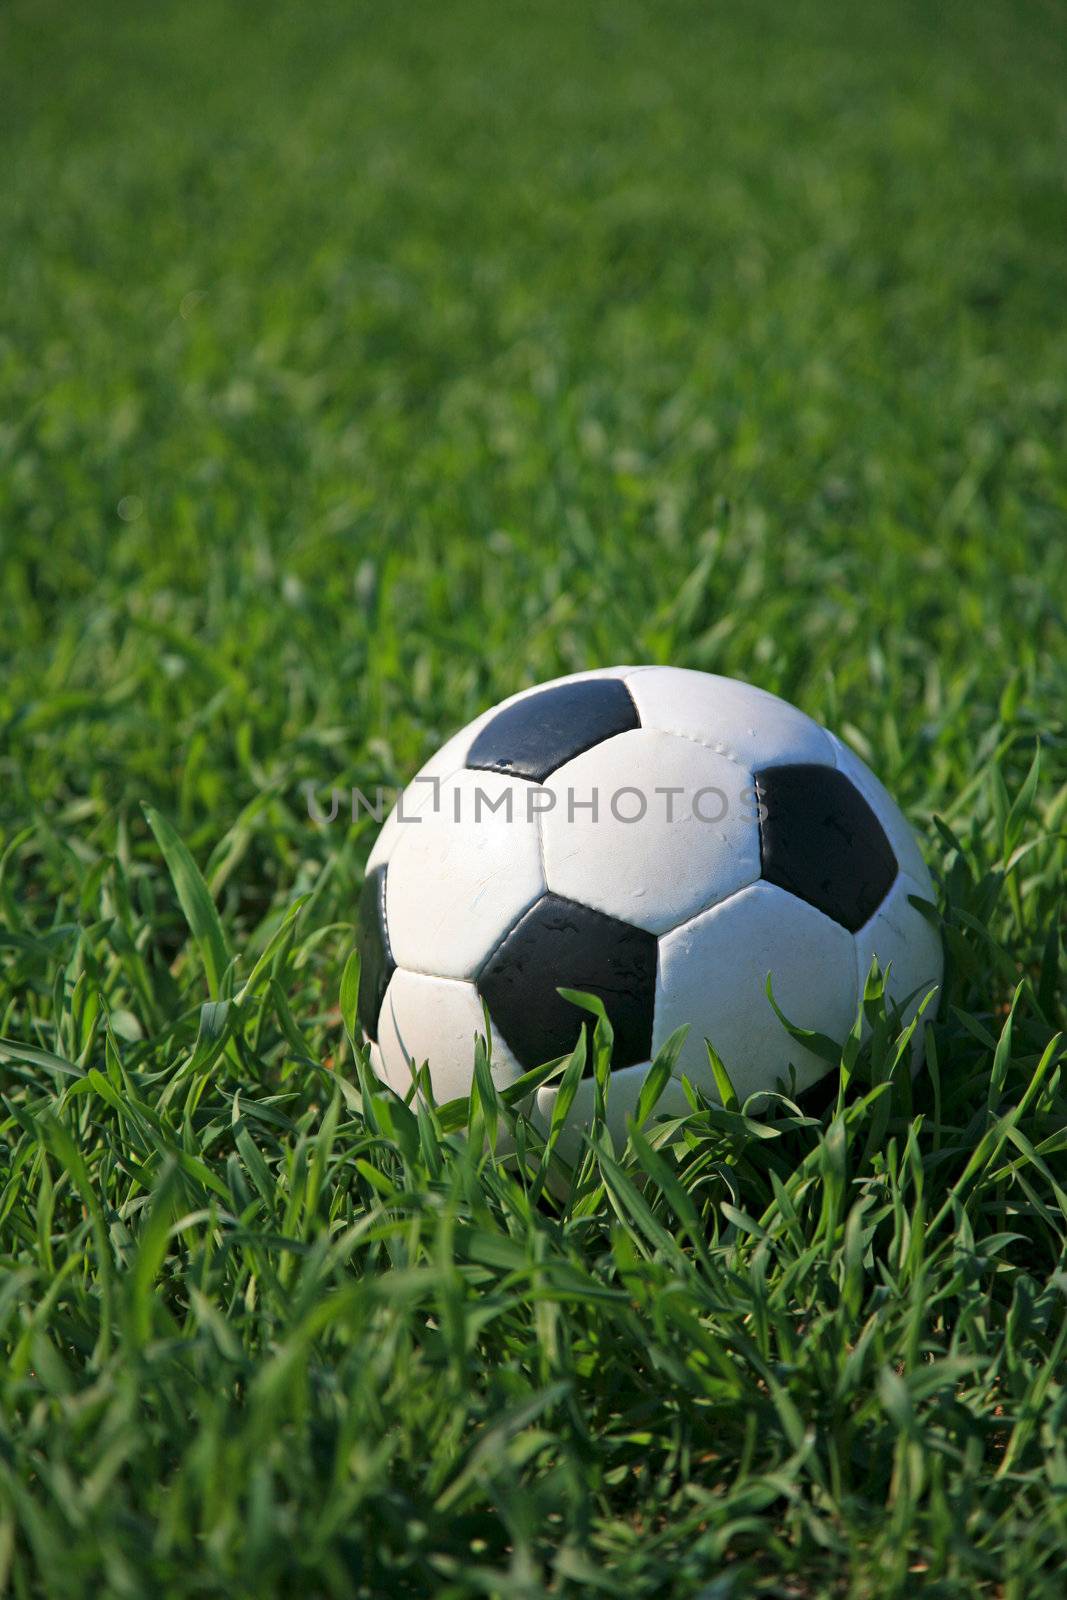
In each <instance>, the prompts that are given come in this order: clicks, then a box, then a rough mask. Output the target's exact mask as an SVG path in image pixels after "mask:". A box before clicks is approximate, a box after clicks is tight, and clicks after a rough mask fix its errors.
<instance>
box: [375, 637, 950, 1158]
mask: <svg viewBox="0 0 1067 1600" xmlns="http://www.w3.org/2000/svg"><path fill="white" fill-rule="evenodd" d="M932 897H933V890H932V885H931V881H930V875H929V873H928V872H927V870H926V866H925V864H924V862H923V859H922V856H921V854H920V853H919V848H918V845H917V844H916V841H915V838H914V835H913V834H912V832H911V829H910V828H909V827H908V824H907V823H906V822H905V820H904V818H903V816H902V815H901V813H900V811H899V810H898V809H897V807H896V805H895V804H894V803H893V801H892V800H891V799H890V797H889V795H888V794H887V793H886V791H885V789H884V788H883V787H882V785H881V784H880V783H879V782H878V780H877V778H875V776H874V775H873V773H872V772H871V771H870V770H869V769H868V768H867V767H866V766H865V765H864V763H863V762H862V761H861V760H860V759H859V757H858V756H856V755H855V754H854V753H853V752H852V751H851V750H849V749H848V748H847V747H846V746H845V745H844V744H842V743H841V742H840V740H838V739H836V738H835V737H834V735H833V734H832V733H829V732H827V730H826V729H825V728H822V727H820V726H819V724H818V723H816V722H813V721H812V720H811V718H810V717H807V716H805V715H804V714H803V713H802V712H800V711H798V710H796V709H795V707H793V706H791V705H788V704H787V703H786V702H785V701H784V700H779V699H778V698H777V697H776V696H775V695H772V694H768V693H767V692H766V691H764V690H762V689H756V688H753V687H752V686H751V685H750V684H746V683H741V682H738V681H737V680H735V679H732V678H721V677H715V676H712V675H710V674H708V673H703V672H690V671H683V670H680V669H677V668H673V667H612V668H608V669H606V670H603V671H599V672H586V673H577V674H575V675H573V676H571V677H567V678H560V679H558V680H556V681H554V682H552V683H547V684H542V685H540V686H538V687H537V688H534V689H526V690H524V691H523V692H522V693H521V694H517V695H513V696H512V697H511V698H510V699H508V700H505V701H503V702H502V704H500V705H499V706H495V707H493V708H492V710H490V711H487V712H485V713H484V714H483V715H482V716H480V717H477V718H475V720H474V721H473V722H472V723H470V724H469V725H468V726H467V727H466V728H464V729H463V730H462V732H460V733H458V734H456V735H455V737H454V738H452V739H450V740H449V741H448V742H447V743H446V744H445V745H444V746H443V747H442V748H441V750H439V751H438V753H437V754H436V755H435V756H434V757H433V758H432V759H431V760H430V761H429V762H428V763H427V764H426V766H425V767H423V769H422V771H421V772H420V773H419V774H418V775H417V776H416V778H415V779H413V781H412V783H411V784H410V785H409V786H408V787H407V789H406V790H405V791H404V792H403V793H402V795H401V796H400V798H399V801H398V803H397V805H396V807H395V808H394V810H393V812H392V814H391V815H390V816H389V818H388V819H387V821H386V823H385V825H384V827H383V828H382V831H381V833H380V834H379V836H378V839H377V841H376V843H375V845H374V848H373V850H372V852H371V855H370V859H369V861H368V865H367V876H366V883H365V886H364V891H363V895H362V898H361V902H360V910H359V947H360V953H361V957H362V966H361V971H360V987H359V1016H360V1022H361V1026H362V1027H363V1030H364V1032H365V1034H366V1036H367V1039H368V1041H369V1042H370V1047H371V1062H372V1065H373V1067H374V1069H375V1071H376V1073H377V1074H378V1076H379V1077H380V1078H382V1079H383V1080H384V1081H385V1082H386V1083H388V1084H389V1085H390V1086H391V1087H392V1088H393V1089H395V1090H396V1091H397V1092H398V1093H400V1094H405V1093H407V1092H408V1091H409V1090H410V1089H411V1085H412V1068H413V1066H415V1067H418V1066H421V1064H422V1063H423V1062H428V1063H429V1071H430V1079H431V1083H432V1085H433V1090H434V1095H435V1098H436V1099H437V1100H438V1101H439V1102H440V1101H444V1100H449V1099H452V1098H455V1097H457V1096H461V1095H465V1094H467V1093H469V1091H470V1086H471V1082H472V1078H473V1063H474V1040H475V1035H476V1034H478V1033H481V1034H484V1033H485V1014H484V1010H483V1002H484V1005H485V1007H487V1008H488V1013H489V1018H490V1023H491V1025H490V1028H489V1041H488V1042H489V1045H490V1059H491V1071H492V1075H493V1079H494V1081H495V1082H496V1083H497V1084H498V1086H500V1087H504V1086H506V1085H507V1084H509V1083H512V1082H514V1081H515V1080H516V1079H517V1078H519V1077H520V1076H521V1075H522V1074H523V1073H524V1072H526V1071H528V1070H529V1069H530V1068H532V1067H536V1066H539V1065H541V1064H542V1063H543V1062H546V1061H550V1060H553V1059H555V1058H556V1057H559V1056H563V1055H565V1054H566V1053H567V1052H569V1051H570V1050H571V1049H573V1047H574V1045H575V1043H576V1042H577V1039H578V1036H579V1032H580V1030H581V1028H582V1026H583V1025H584V1024H585V1023H586V1022H587V1021H588V1020H589V1014H588V1012H586V1011H583V1010H581V1009H580V1008H578V1007H577V1006H575V1005H574V1004H573V1003H571V1002H570V1001H567V1000H565V999H564V998H563V997H562V996H561V995H560V994H559V992H558V991H559V989H560V988H568V989H579V990H584V991H586V992H587V993H592V994H595V995H599V996H600V997H601V999H602V1000H603V1002H604V1006H605V1009H606V1011H607V1015H608V1017H609V1019H610V1021H611V1023H612V1027H613V1030H614V1054H613V1058H612V1081H611V1085H610V1091H609V1095H608V1119H609V1125H610V1126H611V1127H612V1130H613V1132H616V1133H622V1132H623V1130H624V1128H625V1120H626V1115H627V1113H630V1112H632V1111H633V1110H634V1108H635V1106H636V1103H637V1098H638V1095H639V1093H640V1088H641V1084H642V1081H643V1079H644V1076H645V1073H646V1071H647V1068H648V1064H649V1062H650V1060H651V1059H652V1057H653V1056H654V1055H655V1053H656V1051H657V1050H658V1049H659V1048H660V1047H661V1046H662V1044H663V1043H664V1041H665V1040H666V1039H667V1038H668V1037H669V1036H670V1035H671V1034H672V1033H673V1032H674V1030H675V1029H677V1028H679V1027H680V1026H682V1025H683V1024H684V1025H687V1026H688V1030H689V1031H688V1034H687V1036H686V1039H685V1042H684V1044H683V1046H682V1048H681V1051H680V1054H679V1055H678V1057H677V1060H676V1063H675V1068H674V1076H673V1078H672V1080H671V1082H670V1083H669V1084H668V1089H667V1092H666V1094H665V1095H664V1097H663V1098H662V1099H661V1101H660V1108H661V1109H666V1110H668V1111H671V1110H678V1111H684V1110H685V1109H686V1101H685V1098H684V1095H683V1093H682V1088H681V1083H680V1079H681V1077H682V1075H685V1076H688V1077H689V1078H690V1080H691V1081H692V1082H694V1083H695V1084H697V1085H699V1087H700V1088H701V1089H702V1090H703V1091H704V1092H705V1093H706V1094H708V1095H709V1097H711V1098H715V1088H714V1079H713V1076H712V1073H711V1070H710V1067H709V1062H708V1056H707V1051H706V1048H705V1044H704V1040H705V1038H707V1039H710V1041H711V1043H712V1045H713V1046H714V1048H715V1050H716V1051H717V1052H718V1054H719V1056H720V1057H721V1058H722V1060H723V1062H724V1064H725V1066H726V1068H727V1070H728V1072H729V1074H730V1076H731V1079H732V1081H733V1084H734V1087H735V1088H736V1090H737V1092H738V1094H739V1096H740V1098H741V1099H742V1101H744V1100H745V1098H746V1097H748V1096H749V1095H751V1094H753V1093H757V1092H759V1091H766V1090H773V1089H775V1088H776V1087H778V1086H779V1085H781V1086H784V1087H786V1088H790V1087H791V1088H792V1089H793V1090H794V1091H796V1092H800V1091H802V1090H804V1089H805V1088H807V1087H809V1086H810V1085H811V1084H812V1083H814V1082H815V1081H816V1079H817V1078H819V1077H820V1076H821V1075H822V1073H824V1072H825V1071H826V1070H827V1064H826V1062H825V1061H824V1060H822V1059H821V1058H820V1057H819V1056H817V1055H816V1054H814V1053H813V1052H812V1051H810V1050H808V1049H807V1048H806V1047H805V1046H802V1045H800V1044H798V1043H797V1042H796V1040H795V1039H794V1038H793V1037H792V1036H791V1035H790V1034H789V1033H788V1032H787V1031H786V1029H785V1028H784V1027H783V1026H782V1023H781V1021H780V1019H779V1018H778V1017H777V1016H776V1014H775V1012H774V1009H773V1007H772V1006H771V1004H770V1001H769V999H768V997H767V992H766V983H767V976H768V974H770V975H771V980H772V987H773V993H774V997H775V1000H776V1002H777V1004H778V1006H779V1007H780V1008H781V1010H782V1011H783V1013H784V1014H785V1016H786V1017H788V1018H789V1020H790V1022H791V1023H794V1024H796V1025H797V1026H799V1027H801V1028H805V1029H813V1030H816V1031H818V1032H820V1033H823V1034H827V1035H829V1036H830V1037H831V1038H834V1039H843V1038H844V1036H845V1035H846V1034H847V1032H848V1031H849V1029H850V1028H851V1026H852V1024H853V1022H854V1019H855V1016H856V1012H857V1007H858V1004H859V1000H860V998H861V996H862V993H863V985H864V980H865V978H866V975H867V972H868V970H869V968H870V964H871V959H872V957H874V956H877V958H878V961H879V963H880V965H881V966H882V968H883V969H885V968H886V967H887V966H888V967H890V973H889V980H888V994H889V996H890V998H891V999H892V1000H893V1001H895V1002H896V1003H897V1004H898V1005H900V1007H901V1008H902V1011H903V1014H904V1015H905V1017H909V1018H910V1017H911V1016H912V1015H914V1013H915V1010H916V1009H917V1007H918V1005H919V1003H920V1001H921V1000H922V998H923V997H924V996H925V995H926V994H927V993H928V992H929V990H930V989H931V988H932V987H933V986H935V985H937V984H938V983H939V982H940V978H941V944H940V939H939V937H938V935H937V933H936V932H935V930H934V928H933V927H932V926H931V924H930V922H929V921H928V920H927V918H926V917H925V916H924V915H923V913H922V912H921V911H920V910H919V909H917V908H916V906H915V905H914V904H913V903H912V902H913V899H919V900H923V901H929V900H931V899H932ZM555 1093H556V1090H555V1088H554V1087H552V1086H546V1087H542V1088H541V1089H539V1090H537V1091H536V1093H535V1096H534V1101H533V1105H532V1112H533V1114H534V1115H535V1117H538V1118H539V1119H542V1120H544V1119H547V1118H548V1117H549V1116H550V1115H551V1109H552V1103H553V1100H554V1098H555ZM592 1102H593V1084H592V1081H591V1080H590V1079H586V1080H584V1081H583V1083H582V1084H581V1086H580V1089H579V1093H578V1096H577V1098H576V1100H575V1103H574V1106H573V1107H572V1110H571V1113H570V1116H571V1118H572V1119H573V1121H574V1123H575V1124H577V1125H579V1126H580V1124H581V1123H582V1121H583V1120H587V1119H588V1118H589V1116H590V1115H591V1112H592Z"/></svg>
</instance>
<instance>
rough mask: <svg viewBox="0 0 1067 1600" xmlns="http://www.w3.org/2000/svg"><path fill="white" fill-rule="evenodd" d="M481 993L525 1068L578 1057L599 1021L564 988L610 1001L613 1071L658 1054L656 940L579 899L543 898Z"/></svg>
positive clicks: (483, 980)
mask: <svg viewBox="0 0 1067 1600" xmlns="http://www.w3.org/2000/svg"><path fill="white" fill-rule="evenodd" d="M478 988H479V989H480V991H481V993H482V995H483V997H484V999H485V1001H486V1003H487V1005H488V1007H489V1012H490V1015H491V1016H492V1019H493V1022H494V1023H495V1025H496V1027H497V1028H498V1029H499V1030H500V1032H501V1034H502V1035H503V1037H504V1040H505V1042H506V1043H507V1045H508V1046H509V1048H510V1049H511V1051H512V1052H513V1054H514V1055H515V1057H516V1058H517V1060H518V1061H519V1062H520V1063H521V1065H522V1066H523V1067H525V1068H530V1067H537V1066H540V1065H541V1063H542V1062H544V1061H552V1060H554V1059H555V1057H556V1056H562V1055H566V1054H567V1053H568V1052H569V1051H571V1050H573V1049H574V1046H575V1045H576V1044H577V1042H578V1035H579V1033H580V1031H581V1028H582V1024H583V1023H584V1022H586V1021H591V1020H592V1019H591V1018H590V1017H589V1013H588V1012H586V1011H583V1010H582V1009H581V1008H580V1007H579V1006H576V1005H573V1004H572V1003H571V1002H570V1001H569V1000H564V999H563V997H562V995H560V994H558V993H557V990H558V989H560V988H566V989H584V990H585V991H586V992H587V993H589V994H595V995H599V996H600V998H601V1000H603V1002H604V1009H605V1010H606V1011H607V1014H608V1018H609V1020H610V1022H611V1026H612V1028H613V1029H614V1032H615V1051H614V1056H613V1059H612V1065H613V1066H615V1067H630V1066H633V1065H635V1063H637V1062H640V1061H647V1060H649V1058H650V1056H651V1054H652V1014H653V1009H654V1006H655V999H656V937H655V935H654V934H651V933H646V932H645V930H644V929H643V928H633V927H631V926H630V924H629V923H628V922H619V921H617V919H616V918H615V917H607V916H605V915H604V914H603V912H600V911H591V910H590V909H589V907H588V906H583V905H579V904H578V903H577V901H575V900H565V899H563V897H562V896H561V895H556V894H546V895H543V896H542V897H541V899H540V900H538V901H537V902H536V904H535V905H533V906H531V907H530V909H529V911H527V912H526V913H525V915H524V916H522V917H521V918H520V919H519V921H518V922H517V923H516V924H515V926H514V927H513V928H512V930H511V932H510V933H509V934H508V935H507V937H506V938H505V939H504V940H503V942H502V943H501V944H500V945H499V946H498V948H497V949H496V950H495V952H494V953H493V954H492V955H491V956H490V957H489V959H488V961H487V962H486V963H485V966H484V967H483V968H482V970H481V972H480V973H479V975H478ZM590 1070H591V1069H590Z"/></svg>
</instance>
